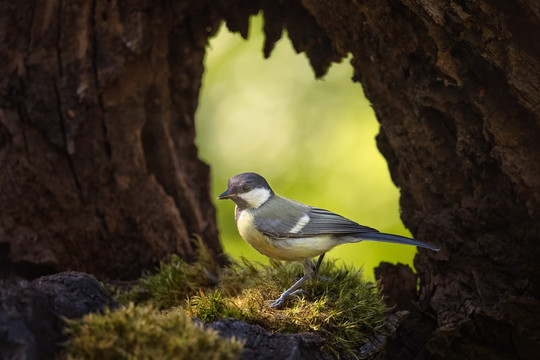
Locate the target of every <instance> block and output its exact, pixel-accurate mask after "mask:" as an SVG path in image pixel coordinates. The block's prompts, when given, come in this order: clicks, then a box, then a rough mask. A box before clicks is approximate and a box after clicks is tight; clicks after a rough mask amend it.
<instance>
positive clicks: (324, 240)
mask: <svg viewBox="0 0 540 360" xmlns="http://www.w3.org/2000/svg"><path fill="white" fill-rule="evenodd" d="M236 225H237V226H238V232H239V233H240V236H242V238H243V239H244V240H246V241H247V242H248V243H249V244H250V245H251V246H253V247H254V248H255V249H256V250H257V251H258V252H260V253H261V254H263V255H266V256H268V257H271V258H273V259H277V260H289V261H293V260H297V261H302V260H304V259H310V258H313V257H315V256H318V255H321V254H323V253H325V252H327V251H328V250H330V249H332V248H333V247H334V246H336V245H339V242H337V241H336V240H335V239H334V238H333V237H332V236H330V235H325V236H318V237H313V238H290V239H276V240H274V239H272V238H269V237H268V236H266V235H264V234H262V233H260V232H259V231H257V229H256V228H255V226H254V223H253V216H252V215H251V214H250V213H249V212H248V211H242V212H241V213H240V216H239V217H238V219H237V222H236Z"/></svg>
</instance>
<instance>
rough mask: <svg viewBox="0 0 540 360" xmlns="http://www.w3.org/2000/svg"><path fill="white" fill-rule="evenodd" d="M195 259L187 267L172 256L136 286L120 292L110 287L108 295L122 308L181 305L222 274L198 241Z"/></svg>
mask: <svg viewBox="0 0 540 360" xmlns="http://www.w3.org/2000/svg"><path fill="white" fill-rule="evenodd" d="M197 241H198V249H199V253H198V260H197V261H196V262H194V263H193V264H189V263H187V262H185V261H183V260H182V259H180V257H178V255H176V254H173V255H171V257H170V259H169V261H162V262H161V264H160V266H159V269H157V272H155V273H145V274H143V276H142V277H141V279H140V280H139V282H138V284H137V285H135V286H133V287H131V288H129V289H122V288H118V287H110V288H109V292H110V293H111V294H112V296H113V297H114V298H115V299H116V300H117V301H118V302H119V303H120V304H123V305H127V304H129V303H130V302H133V303H135V304H144V303H151V304H152V305H154V307H156V308H159V309H169V308H171V307H175V306H180V305H184V304H185V302H186V300H187V299H188V298H189V297H190V296H193V295H195V294H197V293H198V291H199V289H208V288H211V287H213V286H215V285H216V284H217V278H218V276H219V272H220V271H221V270H220V268H219V266H218V265H217V264H216V262H215V261H214V260H213V259H212V256H211V254H210V252H209V251H208V250H207V249H206V247H205V246H204V244H203V243H202V241H201V240H200V239H197Z"/></svg>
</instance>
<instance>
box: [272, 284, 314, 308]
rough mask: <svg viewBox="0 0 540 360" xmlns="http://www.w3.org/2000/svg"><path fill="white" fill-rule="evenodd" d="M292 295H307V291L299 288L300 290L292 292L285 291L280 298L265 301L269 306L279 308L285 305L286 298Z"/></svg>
mask: <svg viewBox="0 0 540 360" xmlns="http://www.w3.org/2000/svg"><path fill="white" fill-rule="evenodd" d="M291 295H307V291H306V290H301V289H298V290H295V291H293V292H292V293H283V294H281V296H280V297H279V299H277V300H267V301H266V302H265V303H266V305H267V306H268V307H271V308H279V307H280V306H281V305H283V304H284V303H285V300H286V299H287V298H288V297H289V296H291Z"/></svg>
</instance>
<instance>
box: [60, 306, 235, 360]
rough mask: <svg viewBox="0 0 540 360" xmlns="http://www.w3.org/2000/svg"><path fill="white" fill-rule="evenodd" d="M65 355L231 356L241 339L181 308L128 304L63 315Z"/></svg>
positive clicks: (118, 357)
mask: <svg viewBox="0 0 540 360" xmlns="http://www.w3.org/2000/svg"><path fill="white" fill-rule="evenodd" d="M67 322H68V333H69V334H70V335H71V337H70V340H69V342H68V343H67V344H66V349H65V353H64V355H65V357H66V358H67V359H104V360H107V359H172V358H175V359H188V358H189V359H223V360H226V359H235V358H237V357H238V355H239V354H240V351H241V349H242V344H241V343H240V342H238V341H236V340H232V341H228V340H225V339H223V338H221V337H220V336H219V335H218V334H217V333H216V332H215V331H212V330H203V329H202V328H201V327H199V326H197V325H195V323H193V321H192V320H191V319H190V318H189V317H188V316H187V315H186V313H185V311H184V310H182V309H174V310H171V311H170V312H160V311H158V310H156V309H154V308H153V307H152V306H150V305H145V306H134V305H133V304H130V305H129V306H127V307H122V308H120V309H118V310H114V311H110V310H107V311H105V313H104V314H89V315H86V316H85V317H83V318H82V319H78V320H67Z"/></svg>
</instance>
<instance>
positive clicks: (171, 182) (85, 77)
mask: <svg viewBox="0 0 540 360" xmlns="http://www.w3.org/2000/svg"><path fill="white" fill-rule="evenodd" d="M218 24H219V22H218V19H215V20H213V21H212V20H211V19H210V18H209V14H208V13H206V12H205V11H204V8H203V7H202V6H200V5H198V4H197V2H193V4H190V5H189V6H188V5H187V4H183V3H181V2H171V3H167V2H163V3H152V2H149V3H146V2H144V1H140V2H131V1H130V2H116V1H104V0H103V1H102V0H93V1H82V0H75V1H66V0H51V1H46V2H39V1H36V2H34V1H28V0H27V1H20V2H13V1H6V0H3V1H1V3H0V28H1V29H2V31H1V33H2V34H1V38H0V51H1V53H0V79H1V80H0V167H1V168H2V171H1V172H0V199H1V201H0V250H1V252H2V253H3V254H2V256H1V258H2V260H3V261H4V262H6V263H9V265H4V272H5V273H7V272H16V273H17V274H19V275H23V276H26V277H30V278H32V277H35V276H37V275H41V274H44V273H49V272H54V271H59V270H64V269H77V270H80V271H86V272H90V273H93V274H96V275H98V276H99V277H102V278H116V279H118V278H121V279H129V278H135V277H138V276H139V275H140V274H141V271H142V270H143V269H148V268H152V267H153V266H154V265H155V264H156V263H157V262H158V261H159V260H161V259H162V258H163V257H165V256H166V255H167V254H170V253H178V254H180V255H181V256H183V257H184V258H186V259H190V258H192V257H193V251H194V245H193V243H192V242H191V241H190V239H191V238H193V236H194V235H199V236H201V237H202V238H203V239H204V241H205V242H206V243H207V244H208V245H209V247H210V248H211V250H212V251H213V253H214V254H215V255H217V254H219V253H221V247H220V245H219V242H218V237H217V227H216V221H215V210H214V207H213V205H212V203H211V201H210V197H209V194H210V192H209V168H208V166H207V165H206V164H204V163H203V162H202V161H201V160H199V159H198V158H197V149H196V147H195V145H194V136H195V131H194V124H193V118H194V113H195V109H196V107H197V97H198V92H199V88H200V82H201V75H202V72H203V57H204V51H205V45H206V43H207V38H208V37H209V36H210V35H211V34H212V33H213V32H215V31H216V29H217V25H218Z"/></svg>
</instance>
